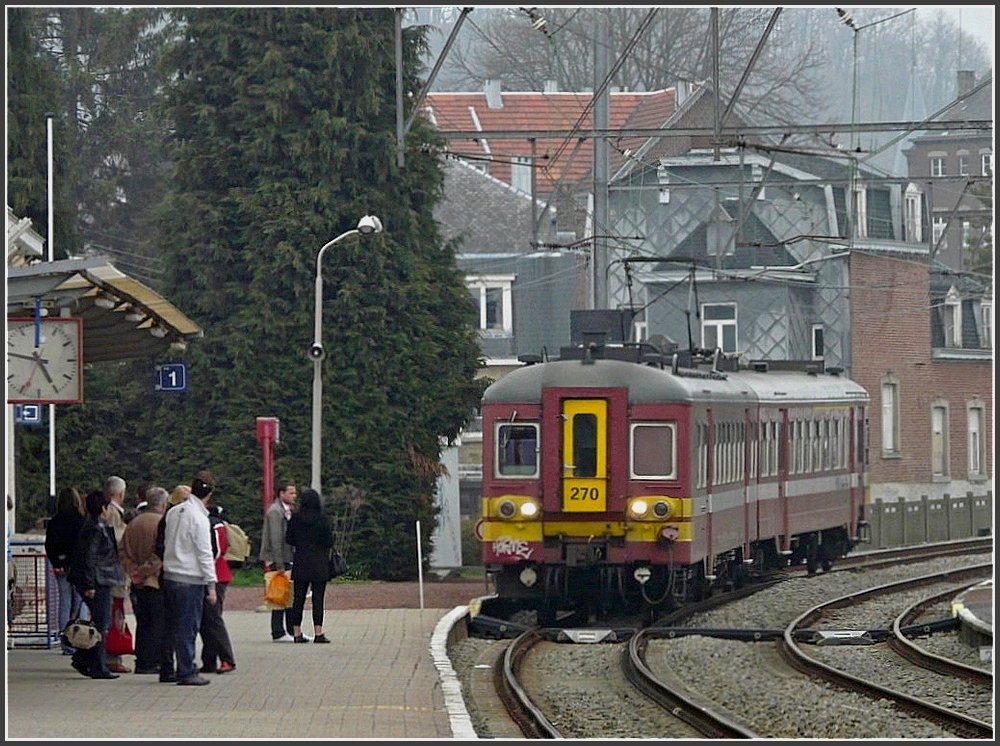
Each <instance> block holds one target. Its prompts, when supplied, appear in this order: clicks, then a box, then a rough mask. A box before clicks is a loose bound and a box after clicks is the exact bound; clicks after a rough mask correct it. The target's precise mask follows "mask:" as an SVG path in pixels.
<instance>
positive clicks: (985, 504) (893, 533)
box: [865, 492, 993, 549]
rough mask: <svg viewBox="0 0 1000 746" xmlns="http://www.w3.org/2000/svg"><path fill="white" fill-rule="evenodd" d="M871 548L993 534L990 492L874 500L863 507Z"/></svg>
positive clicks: (991, 495)
mask: <svg viewBox="0 0 1000 746" xmlns="http://www.w3.org/2000/svg"><path fill="white" fill-rule="evenodd" d="M865 512H866V517H867V519H868V524H869V528H870V539H871V540H870V543H869V544H868V547H869V548H871V549H887V548H889V547H899V546H905V545H907V544H921V543H923V542H928V541H948V540H950V539H967V538H969V537H973V536H992V535H993V493H992V492H987V493H986V494H985V495H973V493H971V492H968V493H966V494H965V495H964V496H962V497H953V496H951V495H948V494H945V495H944V497H942V498H940V499H933V500H932V499H930V498H928V497H927V496H924V497H921V498H920V500H906V499H905V498H899V499H898V500H895V501H882V500H876V501H875V502H873V503H870V504H869V505H867V506H866V511H865Z"/></svg>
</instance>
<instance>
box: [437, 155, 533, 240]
mask: <svg viewBox="0 0 1000 746" xmlns="http://www.w3.org/2000/svg"><path fill="white" fill-rule="evenodd" d="M444 173H445V177H444V178H445V182H444V183H445V195H446V196H445V199H443V200H441V202H439V203H438V205H437V206H436V207H435V208H434V218H435V219H436V220H437V221H438V223H439V224H440V226H441V232H442V235H443V236H444V238H445V239H453V238H455V239H459V240H460V241H461V244H460V246H459V248H458V252H459V253H463V254H467V253H487V254H493V253H498V252H502V253H505V252H519V253H520V252H525V253H526V252H529V251H532V250H533V248H534V247H532V246H531V236H532V232H531V220H532V216H531V198H530V197H529V196H527V195H525V194H523V193H521V192H519V191H517V190H516V189H513V188H511V187H510V186H508V185H507V184H505V183H504V182H502V181H499V180H497V179H494V178H493V177H492V176H489V175H487V174H484V173H483V172H482V171H479V170H478V169H476V168H474V167H472V166H470V165H468V164H467V163H465V162H463V161H457V160H454V159H449V160H447V161H445V164H444ZM538 212H541V207H540V206H539V208H538ZM543 223H545V224H547V221H543ZM543 233H544V231H539V240H542V238H541V236H542V234H543Z"/></svg>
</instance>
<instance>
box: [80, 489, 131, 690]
mask: <svg viewBox="0 0 1000 746" xmlns="http://www.w3.org/2000/svg"><path fill="white" fill-rule="evenodd" d="M113 510H117V508H114V507H112V505H111V500H110V499H109V498H107V497H105V496H104V493H103V492H100V491H95V492H91V493H89V494H88V495H87V518H86V519H85V520H84V522H83V526H82V527H81V528H80V537H79V539H78V540H77V543H76V554H75V555H74V557H73V560H72V561H71V562H70V568H69V582H70V583H72V584H73V587H74V588H76V590H77V592H78V593H79V594H80V595H81V596H83V601H84V603H86V604H87V606H88V607H90V618H91V619H92V620H93V622H94V625H95V626H96V627H97V629H98V630H99V631H100V633H101V641H100V642H99V643H98V644H97V645H95V646H94V647H92V648H91V649H90V650H80V649H77V650H76V652H74V653H73V659H72V664H71V665H72V666H73V668H75V669H76V670H77V671H79V672H80V673H82V674H83V675H84V676H89V677H91V678H92V679H117V678H118V674H116V673H111V671H109V670H108V660H107V652H106V650H105V641H106V640H107V639H108V630H109V629H110V628H111V589H112V588H114V587H115V586H119V585H124V583H125V573H124V572H123V571H122V566H121V562H120V561H119V560H118V542H116V541H115V533H114V529H113V528H112V527H111V511H113Z"/></svg>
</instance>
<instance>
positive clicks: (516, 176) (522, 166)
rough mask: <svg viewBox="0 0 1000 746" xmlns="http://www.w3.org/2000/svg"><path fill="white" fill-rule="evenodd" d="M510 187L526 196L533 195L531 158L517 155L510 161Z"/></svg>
mask: <svg viewBox="0 0 1000 746" xmlns="http://www.w3.org/2000/svg"><path fill="white" fill-rule="evenodd" d="M510 185H511V187H512V188H514V189H516V190H517V191H519V192H523V193H524V194H531V158H530V157H529V156H523V155H515V156H512V157H511V159H510Z"/></svg>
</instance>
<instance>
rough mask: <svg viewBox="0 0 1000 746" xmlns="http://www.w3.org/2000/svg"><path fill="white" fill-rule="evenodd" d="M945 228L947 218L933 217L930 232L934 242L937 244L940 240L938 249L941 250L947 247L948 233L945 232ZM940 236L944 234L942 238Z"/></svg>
mask: <svg viewBox="0 0 1000 746" xmlns="http://www.w3.org/2000/svg"><path fill="white" fill-rule="evenodd" d="M947 228H948V219H947V218H934V221H933V228H932V231H933V232H932V233H931V236H932V237H933V239H934V243H935V244H938V242H939V241H940V246H939V250H940V251H943V250H945V249H947V248H948V235H947V233H946V230H947ZM942 236H944V238H942Z"/></svg>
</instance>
